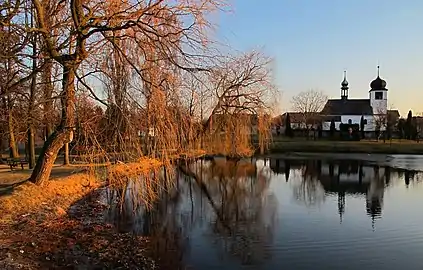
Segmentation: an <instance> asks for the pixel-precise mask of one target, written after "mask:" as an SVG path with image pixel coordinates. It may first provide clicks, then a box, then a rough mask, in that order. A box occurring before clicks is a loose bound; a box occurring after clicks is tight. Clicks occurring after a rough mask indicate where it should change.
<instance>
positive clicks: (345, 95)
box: [341, 70, 349, 100]
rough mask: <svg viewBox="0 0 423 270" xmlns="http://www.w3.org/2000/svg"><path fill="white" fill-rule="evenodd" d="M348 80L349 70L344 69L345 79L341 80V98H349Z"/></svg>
mask: <svg viewBox="0 0 423 270" xmlns="http://www.w3.org/2000/svg"><path fill="white" fill-rule="evenodd" d="M348 89H349V87H348V81H347V71H346V70H345V71H344V80H343V81H342V82H341V99H342V100H347V99H348Z"/></svg>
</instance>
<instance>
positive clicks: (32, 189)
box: [0, 173, 100, 222]
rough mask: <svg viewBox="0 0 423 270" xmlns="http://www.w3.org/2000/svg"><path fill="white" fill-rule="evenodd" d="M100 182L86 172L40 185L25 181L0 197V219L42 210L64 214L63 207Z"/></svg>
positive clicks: (9, 219) (8, 219)
mask: <svg viewBox="0 0 423 270" xmlns="http://www.w3.org/2000/svg"><path fill="white" fill-rule="evenodd" d="M99 185H100V181H99V180H98V179H97V178H96V177H94V176H93V175H90V174H87V173H78V174H75V175H71V176H66V177H63V178H62V179H58V180H56V181H49V182H47V183H46V184H44V185H42V186H37V185H34V184H32V183H29V182H27V183H24V184H22V185H20V186H18V187H16V188H15V190H14V191H13V192H12V193H11V194H10V195H6V196H3V197H1V198H0V212H1V213H2V215H1V218H0V222H1V221H11V220H13V218H14V217H17V216H20V215H24V214H33V213H36V212H39V211H41V210H42V209H44V210H49V211H48V212H50V213H51V214H63V212H64V209H67V208H68V207H69V206H70V205H71V204H72V203H74V202H75V201H76V200H78V199H80V198H81V197H83V196H84V195H86V194H88V193H89V192H90V191H91V190H92V189H93V188H96V187H98V186H99ZM58 212H59V213H58ZM60 212H62V213H60Z"/></svg>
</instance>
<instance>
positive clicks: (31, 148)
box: [27, 19, 37, 169]
mask: <svg viewBox="0 0 423 270" xmlns="http://www.w3.org/2000/svg"><path fill="white" fill-rule="evenodd" d="M32 26H33V20H32V19H31V27H32ZM32 56H33V58H32V72H35V70H36V68H37V57H36V56H37V42H36V35H35V36H34V37H33V40H32ZM36 84H37V75H36V74H35V73H34V75H33V76H32V79H31V87H30V92H29V102H28V151H27V152H28V166H29V168H30V169H33V168H34V167H35V138H34V124H33V117H32V115H33V114H34V103H35V90H36V89H35V87H36Z"/></svg>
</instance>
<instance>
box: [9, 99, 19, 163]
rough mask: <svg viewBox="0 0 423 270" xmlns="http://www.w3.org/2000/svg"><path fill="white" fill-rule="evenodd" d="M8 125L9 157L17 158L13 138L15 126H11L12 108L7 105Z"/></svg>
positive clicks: (17, 152)
mask: <svg viewBox="0 0 423 270" xmlns="http://www.w3.org/2000/svg"><path fill="white" fill-rule="evenodd" d="M8 125H9V149H10V157H11V158H18V157H19V151H18V147H17V145H16V139H15V128H14V126H13V116H12V110H11V109H10V107H9V115H8Z"/></svg>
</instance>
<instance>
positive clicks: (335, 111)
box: [322, 99, 373, 115]
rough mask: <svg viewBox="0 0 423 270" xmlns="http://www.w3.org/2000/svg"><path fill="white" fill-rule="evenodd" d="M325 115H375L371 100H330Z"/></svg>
mask: <svg viewBox="0 0 423 270" xmlns="http://www.w3.org/2000/svg"><path fill="white" fill-rule="evenodd" d="M322 114H323V115H373V110H372V107H371V106H370V100H369V99H329V100H328V101H327V102H326V105H325V107H324V108H323V110H322Z"/></svg>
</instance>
